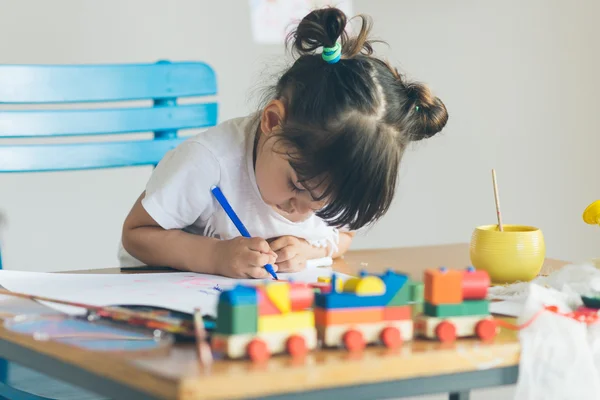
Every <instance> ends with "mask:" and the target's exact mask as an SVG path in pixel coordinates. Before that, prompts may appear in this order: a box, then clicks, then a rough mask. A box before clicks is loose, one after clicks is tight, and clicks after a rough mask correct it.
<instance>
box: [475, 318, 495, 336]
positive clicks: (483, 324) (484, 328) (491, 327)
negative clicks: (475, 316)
mask: <svg viewBox="0 0 600 400" xmlns="http://www.w3.org/2000/svg"><path fill="white" fill-rule="evenodd" d="M475 334H477V337H478V338H479V339H481V340H488V339H492V338H493V337H494V336H496V323H495V322H494V321H492V320H489V319H484V320H482V321H479V322H478V323H477V326H475Z"/></svg>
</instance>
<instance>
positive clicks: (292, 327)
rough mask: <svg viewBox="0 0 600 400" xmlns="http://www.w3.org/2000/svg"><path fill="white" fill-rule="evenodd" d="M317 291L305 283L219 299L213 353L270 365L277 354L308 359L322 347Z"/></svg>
mask: <svg viewBox="0 0 600 400" xmlns="http://www.w3.org/2000/svg"><path fill="white" fill-rule="evenodd" d="M313 300H314V290H313V288H311V287H310V286H308V285H306V284H302V283H291V282H269V283H266V284H264V285H257V286H245V285H238V286H236V287H235V288H233V289H231V290H227V291H224V292H222V293H221V294H220V296H219V304H218V306H217V321H216V327H215V331H214V332H213V334H212V335H211V344H212V348H213V350H215V351H217V352H221V353H224V354H226V355H227V356H228V357H230V358H244V357H249V358H250V359H251V360H252V361H264V360H266V359H268V358H269V357H270V355H271V354H276V353H288V354H290V355H292V356H302V355H304V354H305V353H306V352H307V351H309V350H312V349H314V348H315V347H316V346H317V336H316V329H315V323H314V316H313V311H312V310H311V308H312V305H313Z"/></svg>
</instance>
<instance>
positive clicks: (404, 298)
mask: <svg viewBox="0 0 600 400" xmlns="http://www.w3.org/2000/svg"><path fill="white" fill-rule="evenodd" d="M422 301H423V283H422V282H416V281H413V280H411V279H408V280H407V281H406V283H405V284H404V286H402V288H401V289H400V290H398V293H396V294H395V295H394V297H392V299H391V300H390V302H389V303H388V304H387V305H388V306H405V305H407V304H411V303H420V302H422Z"/></svg>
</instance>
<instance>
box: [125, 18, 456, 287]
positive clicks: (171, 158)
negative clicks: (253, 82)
mask: <svg viewBox="0 0 600 400" xmlns="http://www.w3.org/2000/svg"><path fill="white" fill-rule="evenodd" d="M360 18H361V22H362V26H361V30H360V33H359V34H358V36H357V37H352V38H350V37H348V35H347V34H346V33H345V31H344V28H345V27H346V16H345V15H344V13H343V12H342V11H340V10H339V9H336V8H326V9H321V10H316V11H313V12H311V13H310V14H308V15H307V16H306V17H305V18H304V19H303V20H302V21H301V22H300V24H299V25H298V27H297V29H296V30H295V31H294V32H293V33H292V34H291V35H290V37H289V38H290V39H291V41H292V42H293V50H295V52H296V53H297V54H298V56H299V57H298V58H297V59H296V61H295V62H294V64H293V65H292V66H291V67H290V68H289V69H288V70H287V71H286V72H285V73H284V74H283V75H282V76H281V77H280V79H279V81H278V82H277V84H276V86H275V87H274V91H273V92H274V93H273V95H272V96H271V98H270V99H269V101H268V103H267V104H266V105H265V106H264V107H262V109H261V110H260V112H257V113H256V114H253V115H249V116H246V117H241V118H237V119H233V120H229V121H225V122H223V123H221V124H219V125H218V126H216V127H213V128H211V129H208V130H207V131H205V132H202V133H199V134H197V135H196V136H193V137H191V138H189V139H188V140H186V141H185V142H183V143H182V144H181V145H179V146H178V147H177V148H176V149H174V150H173V151H171V152H169V153H167V154H166V155H165V157H164V158H163V159H162V161H161V162H160V163H159V164H158V166H157V167H156V169H155V170H154V172H153V174H152V176H151V178H150V180H149V182H148V184H147V186H146V190H145V191H144V193H142V195H141V196H140V197H139V199H138V200H137V202H136V203H135V204H134V206H133V208H132V210H131V211H130V213H129V215H128V216H127V218H126V220H125V223H124V226H123V235H122V246H121V248H120V251H119V258H120V261H121V265H122V266H134V265H144V264H145V265H163V266H164V265H167V266H171V267H173V268H177V269H181V270H188V271H195V272H203V273H210V274H219V275H224V276H230V277H236V278H247V277H252V278H268V277H269V275H268V272H267V271H266V270H265V269H264V265H265V264H267V263H270V264H272V265H273V266H274V269H275V270H276V271H279V272H293V271H299V270H301V269H302V268H304V267H305V265H306V261H307V260H308V259H314V258H320V257H325V256H331V257H334V258H335V257H339V256H341V255H342V254H344V252H346V250H347V249H348V247H349V246H350V243H351V241H352V237H353V235H354V232H355V231H356V230H357V229H359V228H361V227H363V226H365V225H368V224H370V223H373V222H374V221H376V220H377V219H379V218H380V217H381V216H383V215H384V214H385V213H386V211H387V210H388V208H389V206H390V203H391V202H392V199H393V197H394V191H395V187H396V176H397V174H398V168H399V164H400V160H401V158H402V154H403V153H404V151H405V149H406V147H407V146H408V145H409V143H410V142H411V141H416V140H421V139H424V138H429V137H431V136H433V135H435V134H436V133H437V132H439V131H440V130H442V128H443V127H444V125H445V124H446V121H447V119H448V114H447V111H446V108H445V106H444V104H443V103H442V102H441V101H440V99H438V98H437V97H435V96H433V95H432V94H431V93H430V91H429V89H428V88H427V87H426V86H424V85H422V84H418V83H411V82H407V81H406V80H405V78H404V77H403V76H401V75H400V74H399V73H398V71H397V70H396V69H395V68H392V67H390V66H389V65H388V64H387V63H386V62H384V61H381V60H379V59H377V58H375V57H374V56H373V49H372V46H371V43H370V42H369V40H368V34H369V30H370V25H369V20H368V19H366V18H365V17H363V16H361V17H360ZM319 50H321V51H319ZM213 185H217V186H219V187H220V188H221V190H222V191H223V193H224V195H225V196H226V197H227V199H228V200H229V202H230V203H231V206H232V208H233V209H234V210H235V211H236V213H237V214H238V216H239V218H240V219H241V221H242V222H243V223H244V225H245V226H246V227H247V228H248V230H249V231H250V234H251V235H252V236H253V237H252V238H244V237H240V236H239V233H238V231H237V230H236V228H235V226H234V224H233V223H232V222H231V221H230V219H229V218H228V216H227V214H226V213H225V212H224V211H223V209H222V208H221V207H220V205H219V203H218V202H217V201H216V200H215V199H214V198H213V196H212V193H211V191H210V189H211V187H212V186H213Z"/></svg>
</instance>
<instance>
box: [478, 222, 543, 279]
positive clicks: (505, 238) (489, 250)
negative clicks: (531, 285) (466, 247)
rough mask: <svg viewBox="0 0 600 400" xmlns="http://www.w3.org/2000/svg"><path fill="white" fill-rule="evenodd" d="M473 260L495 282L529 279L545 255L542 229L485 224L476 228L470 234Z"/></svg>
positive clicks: (534, 273) (536, 271)
mask: <svg viewBox="0 0 600 400" xmlns="http://www.w3.org/2000/svg"><path fill="white" fill-rule="evenodd" d="M470 256H471V263H472V264H473V266H474V267H475V268H476V269H480V270H484V271H487V272H488V274H489V275H490V278H491V280H492V282H493V283H513V282H517V281H522V282H526V281H530V280H532V279H533V278H535V277H536V276H537V275H538V274H539V272H540V270H541V269H542V266H543V265H544V259H545V258H546V244H545V242H544V236H543V235H542V231H541V230H539V229H538V228H535V227H532V226H524V225H503V231H500V230H499V229H498V225H485V226H479V227H477V228H475V231H474V232H473V235H472V237H471V246H470Z"/></svg>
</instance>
